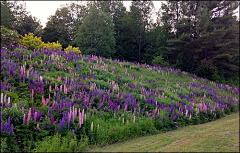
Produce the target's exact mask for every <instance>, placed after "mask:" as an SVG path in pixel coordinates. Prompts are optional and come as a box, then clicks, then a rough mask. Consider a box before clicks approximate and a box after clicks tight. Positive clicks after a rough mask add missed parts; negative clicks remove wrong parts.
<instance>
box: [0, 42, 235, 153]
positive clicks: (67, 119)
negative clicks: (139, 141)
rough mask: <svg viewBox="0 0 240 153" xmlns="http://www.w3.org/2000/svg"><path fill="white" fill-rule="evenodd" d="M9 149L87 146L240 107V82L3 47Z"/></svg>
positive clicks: (4, 141) (4, 128) (5, 144)
mask: <svg viewBox="0 0 240 153" xmlns="http://www.w3.org/2000/svg"><path fill="white" fill-rule="evenodd" d="M0 77H1V82H0V83H1V84H0V87H1V117H0V118H1V151H2V152H19V151H21V152H29V151H32V152H38V151H40V152H48V151H71V152H72V151H74V152H76V151H84V150H86V149H87V148H88V147H89V146H91V145H99V146H102V145H106V144H112V143H116V142H120V141H124V140H129V139H132V138H135V137H139V136H144V135H149V134H157V133H159V132H167V131H171V130H174V129H177V128H178V127H183V126H188V125H196V124H203V123H206V122H211V121H214V120H217V119H219V118H222V117H224V115H225V114H230V113H231V112H234V111H237V110H239V87H235V86H229V85H226V84H217V83H215V82H213V81H209V80H207V79H205V78H201V77H198V76H197V75H195V74H191V73H188V72H184V71H181V70H180V69H175V68H173V67H161V66H155V65H147V64H140V63H137V62H134V61H133V62H127V61H125V60H118V59H112V58H109V59H106V58H103V57H100V56H94V55H82V54H81V53H78V52H72V51H68V52H65V51H60V50H54V49H48V48H39V49H33V50H28V49H27V48H26V47H24V46H12V45H9V46H8V47H6V48H4V47H1V75H0Z"/></svg>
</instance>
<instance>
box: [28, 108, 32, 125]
mask: <svg viewBox="0 0 240 153" xmlns="http://www.w3.org/2000/svg"><path fill="white" fill-rule="evenodd" d="M30 118H31V108H30V109H29V113H28V117H27V125H29V121H30Z"/></svg>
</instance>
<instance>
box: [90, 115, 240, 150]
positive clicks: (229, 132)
mask: <svg viewBox="0 0 240 153" xmlns="http://www.w3.org/2000/svg"><path fill="white" fill-rule="evenodd" d="M88 151H89V152H148V151H149V152H159V151H162V152H239V111H238V112H235V113H232V114H231V115H226V116H225V117H224V118H222V119H219V120H216V121H213V122H209V123H206V124H200V125H192V126H188V127H183V128H178V129H177V130H174V131H171V132H167V133H161V134H157V135H151V136H145V137H141V138H136V139H132V140H129V141H125V142H121V143H116V144H112V145H108V146H105V147H101V148H99V147H95V148H93V149H90V150H88Z"/></svg>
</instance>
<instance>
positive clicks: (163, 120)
mask: <svg viewBox="0 0 240 153" xmlns="http://www.w3.org/2000/svg"><path fill="white" fill-rule="evenodd" d="M164 122H165V119H164V115H163V118H162V123H164Z"/></svg>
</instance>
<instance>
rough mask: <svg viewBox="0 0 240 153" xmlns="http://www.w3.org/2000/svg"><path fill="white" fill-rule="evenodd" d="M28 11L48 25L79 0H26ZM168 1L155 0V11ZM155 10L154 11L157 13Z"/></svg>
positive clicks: (128, 7) (128, 6)
mask: <svg viewBox="0 0 240 153" xmlns="http://www.w3.org/2000/svg"><path fill="white" fill-rule="evenodd" d="M25 2H26V7H27V11H30V12H31V14H32V15H33V16H35V17H37V19H39V20H40V22H41V24H42V25H43V27H45V26H46V23H47V21H48V20H47V18H48V17H49V16H50V15H54V14H55V12H56V10H57V9H58V8H61V5H64V4H66V3H68V4H70V3H71V2H77V1H25ZM84 2H86V1H78V2H77V3H84ZM164 2H166V1H153V4H154V7H155V12H157V11H158V10H159V8H160V6H161V3H164ZM123 5H124V6H125V7H126V8H127V11H129V10H130V5H131V1H123ZM237 10H238V12H237V13H236V16H237V17H238V19H239V7H238V9H237ZM155 12H153V13H154V14H155ZM153 19H154V21H156V16H153Z"/></svg>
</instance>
